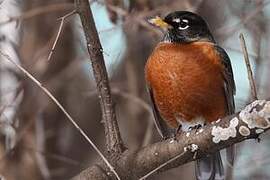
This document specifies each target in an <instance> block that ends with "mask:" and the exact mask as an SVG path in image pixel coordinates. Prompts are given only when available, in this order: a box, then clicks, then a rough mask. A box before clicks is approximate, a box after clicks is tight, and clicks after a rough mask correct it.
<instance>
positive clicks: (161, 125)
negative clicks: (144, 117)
mask: <svg viewBox="0 0 270 180" xmlns="http://www.w3.org/2000/svg"><path fill="white" fill-rule="evenodd" d="M147 89H148V92H149V95H150V98H151V105H152V109H153V114H154V123H155V126H156V128H157V130H158V132H159V134H160V136H161V137H162V138H163V139H166V138H168V137H170V136H171V135H172V134H173V132H174V131H173V130H172V129H171V128H170V127H169V126H168V125H167V124H166V122H165V121H164V120H163V118H162V117H161V115H160V113H159V111H158V108H157V106H156V103H155V99H154V95H153V91H152V89H151V87H149V86H148V88H147Z"/></svg>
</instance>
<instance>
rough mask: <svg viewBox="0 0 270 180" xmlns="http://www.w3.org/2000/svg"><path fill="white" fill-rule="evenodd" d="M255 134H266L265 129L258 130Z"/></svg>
mask: <svg viewBox="0 0 270 180" xmlns="http://www.w3.org/2000/svg"><path fill="white" fill-rule="evenodd" d="M255 132H256V134H261V133H263V132H264V130H263V129H256V130H255Z"/></svg>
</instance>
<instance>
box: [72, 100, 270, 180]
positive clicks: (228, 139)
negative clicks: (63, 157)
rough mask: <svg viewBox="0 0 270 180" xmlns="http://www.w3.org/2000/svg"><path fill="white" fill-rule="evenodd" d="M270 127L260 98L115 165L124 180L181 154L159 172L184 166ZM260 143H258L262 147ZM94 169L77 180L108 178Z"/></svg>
mask: <svg viewBox="0 0 270 180" xmlns="http://www.w3.org/2000/svg"><path fill="white" fill-rule="evenodd" d="M269 128H270V101H269V100H268V101H265V100H257V101H254V102H253V103H251V104H250V105H248V106H247V107H245V109H244V110H242V111H240V112H239V113H236V114H234V115H231V116H228V117H225V118H223V119H221V120H217V121H216V122H214V123H212V124H209V125H207V126H205V127H203V128H202V129H199V130H197V131H195V130H193V131H189V132H187V133H181V134H179V135H178V136H177V138H176V140H173V139H168V140H166V141H162V142H158V143H155V144H152V145H149V146H147V147H145V148H143V149H140V150H138V151H126V152H125V153H123V154H122V156H121V158H120V159H119V161H118V162H117V164H115V165H116V166H115V168H116V170H117V172H119V173H120V177H121V179H138V178H140V177H142V176H144V175H145V174H147V173H148V172H150V171H152V170H153V169H155V168H156V167H158V166H160V165H161V164H163V163H165V162H167V161H169V160H170V159H172V158H173V157H175V156H177V155H179V154H183V155H181V156H180V157H179V158H178V159H176V160H174V161H173V162H171V163H168V165H166V166H165V167H163V168H161V169H160V170H159V172H161V171H165V170H167V169H170V168H174V167H177V166H179V165H183V164H185V163H188V162H190V161H194V160H195V159H197V158H201V157H203V156H206V155H207V154H211V153H214V152H216V151H219V150H221V149H224V148H226V147H229V146H231V145H233V144H236V143H239V142H241V141H244V140H246V139H251V138H258V136H259V135H260V134H261V133H263V132H265V131H266V130H268V129H269ZM259 145H260V144H258V146H259ZM100 167H101V168H102V169H103V170H104V174H102V175H103V176H104V177H106V178H108V176H105V175H106V174H108V173H107V172H106V171H108V169H106V166H105V165H103V164H101V165H100ZM90 170H91V172H92V173H93V168H92V167H90V168H89V169H86V170H85V171H83V172H82V173H81V174H79V175H78V176H77V177H75V178H74V180H76V179H91V180H93V179H106V178H102V177H101V176H98V178H97V176H96V175H97V174H95V173H94V175H95V176H94V175H91V176H88V175H86V174H87V172H88V171H90Z"/></svg>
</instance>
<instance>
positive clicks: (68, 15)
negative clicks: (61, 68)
mask: <svg viewBox="0 0 270 180" xmlns="http://www.w3.org/2000/svg"><path fill="white" fill-rule="evenodd" d="M75 13H76V10H73V11H71V12H70V13H68V14H66V15H64V16H63V17H61V18H59V19H60V20H61V22H60V25H59V28H58V31H57V35H56V37H55V40H54V42H53V46H52V49H51V51H50V54H49V56H48V59H47V60H48V61H49V60H50V59H51V57H52V54H53V52H54V49H55V47H56V44H57V42H58V40H59V37H60V34H61V32H62V30H63V25H64V22H65V20H66V19H67V18H68V17H70V16H72V15H74V14H75Z"/></svg>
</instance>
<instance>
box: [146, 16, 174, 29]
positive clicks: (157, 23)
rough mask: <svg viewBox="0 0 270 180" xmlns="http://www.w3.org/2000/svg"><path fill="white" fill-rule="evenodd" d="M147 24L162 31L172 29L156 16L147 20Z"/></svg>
mask: <svg viewBox="0 0 270 180" xmlns="http://www.w3.org/2000/svg"><path fill="white" fill-rule="evenodd" d="M148 22H149V23H151V24H153V25H155V26H157V27H160V28H163V29H169V28H171V27H172V26H171V25H169V24H168V23H166V22H165V21H164V20H163V19H161V18H160V17H158V16H156V17H155V18H152V19H149V20H148Z"/></svg>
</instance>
